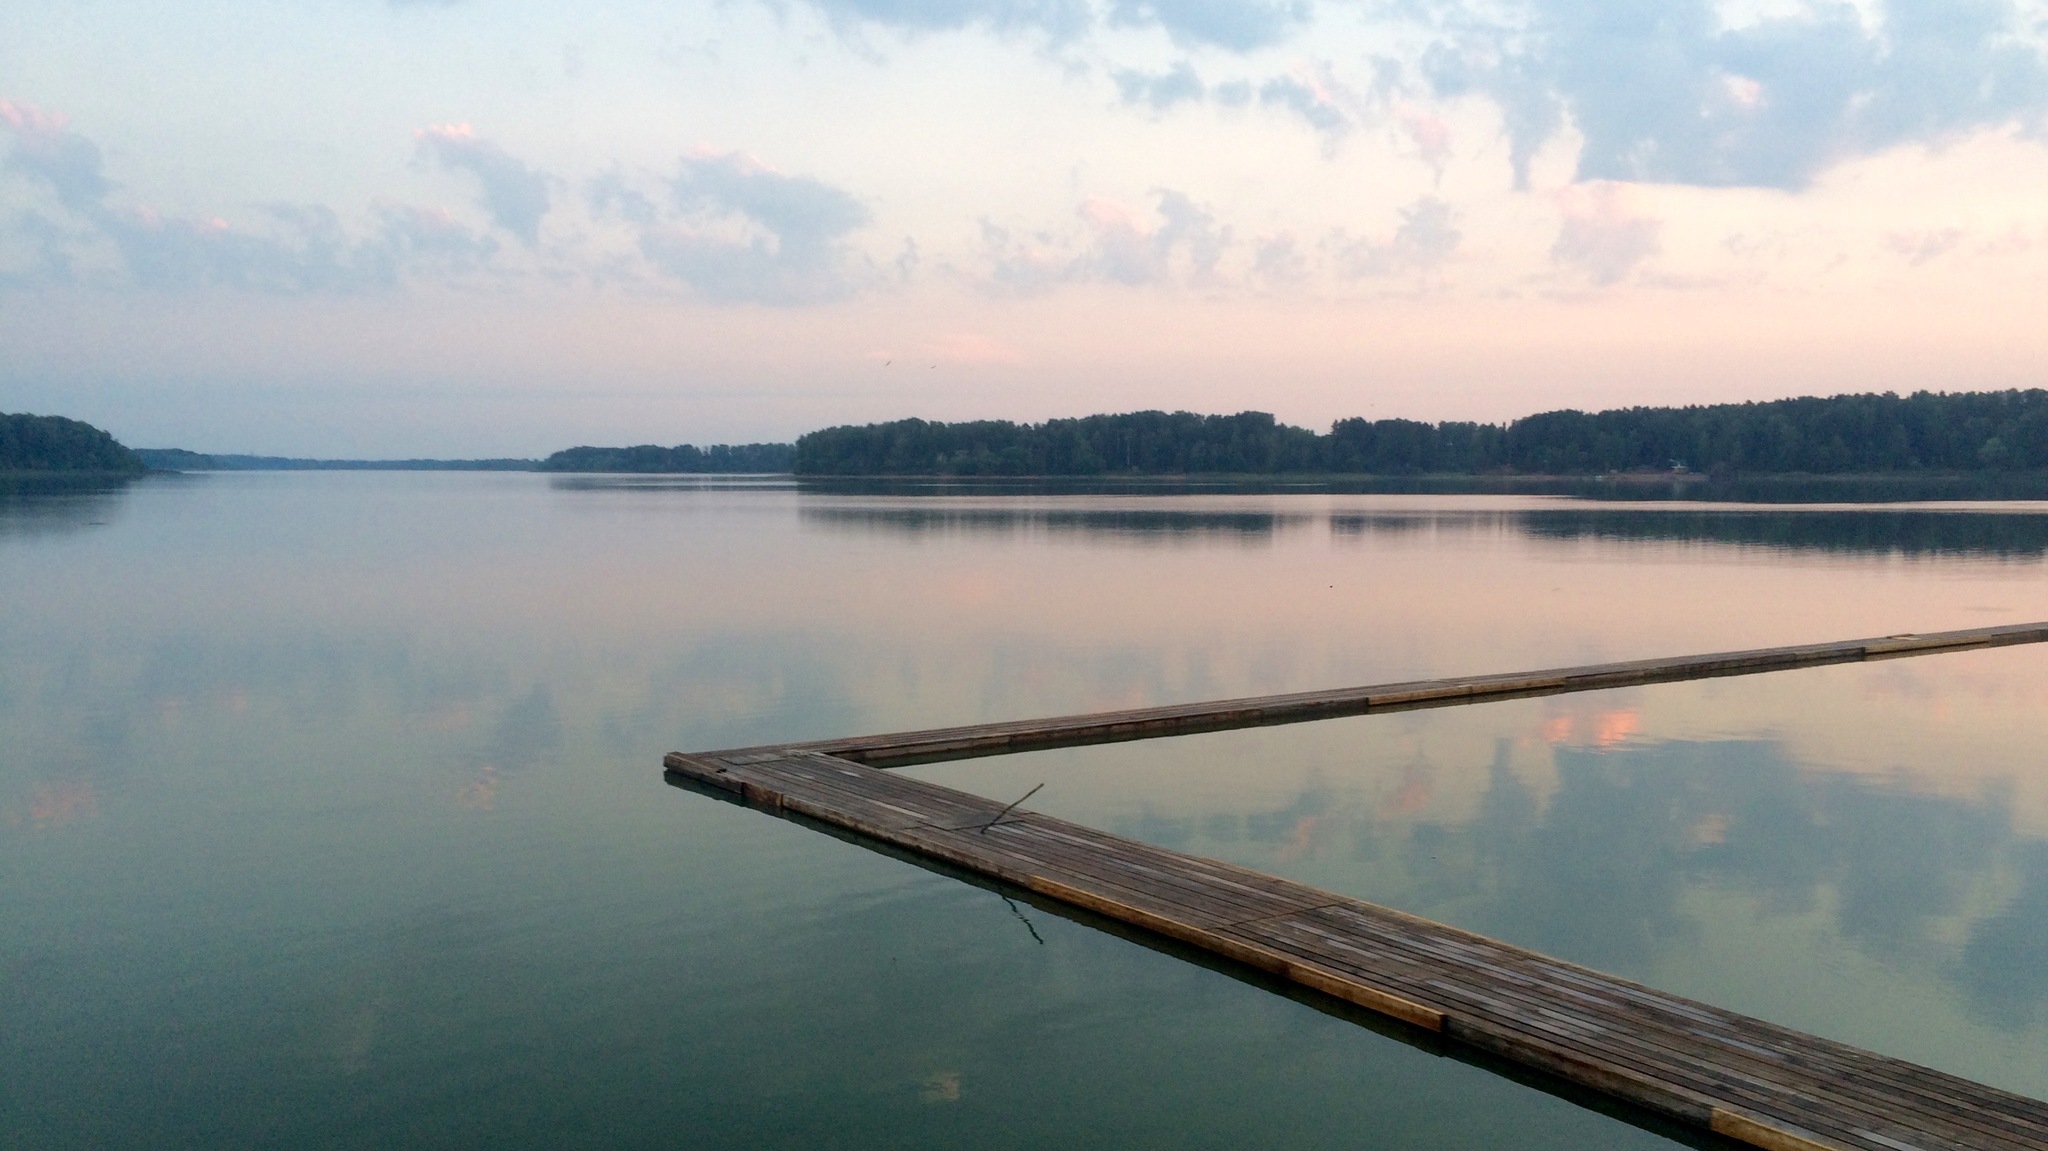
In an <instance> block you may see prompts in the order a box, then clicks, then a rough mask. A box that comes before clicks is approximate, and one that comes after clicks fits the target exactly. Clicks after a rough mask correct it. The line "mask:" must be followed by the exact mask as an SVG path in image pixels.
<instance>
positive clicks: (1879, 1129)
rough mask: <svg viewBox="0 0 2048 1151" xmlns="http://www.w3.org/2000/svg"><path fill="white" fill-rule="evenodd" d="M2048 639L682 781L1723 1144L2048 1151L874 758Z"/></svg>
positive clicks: (1452, 936)
mask: <svg viewBox="0 0 2048 1151" xmlns="http://www.w3.org/2000/svg"><path fill="white" fill-rule="evenodd" d="M2043 640H2048V624H2030V625H2023V626H2017V627H2000V628H1981V629H1973V630H1971V631H1965V632H1945V633H1939V634H1931V635H1922V636H1888V637H1884V638H1881V639H1874V640H1859V641H1852V642H1850V643H1843V644H1820V645H1809V646H1804V647H1796V648H1779V649H1770V650H1766V651H1753V652H1736V653H1723V654H1719V655H1708V656H1694V657H1683V658H1679V659H1671V660H1647V661H1636V662H1631V663H1623V664H1604V665H1597V666H1593V667H1583V668H1567V669H1558V670H1552V671H1544V672H1532V673H1527V674H1523V675H1507V676H1482V677H1477V678H1470V679H1452V680H1438V681H1430V682H1427V683H1409V684H1394V685H1387V686H1384V687H1368V688H1356V689H1347V690H1343V691H1335V692H1317V693H1303V694H1297V695H1285V696H1271V697H1264V698H1261V699H1247V700H1232V701H1224V702H1221V703H1214V704H1192V705H1186V706H1182V707H1166V708H1149V709H1143V710H1140V711H1127V712H1118V713H1111V714H1107V715H1096V716H1073V717H1066V718H1062V719H1055V720H1048V721H1041V722H1038V723H1006V724H988V725H978V726H974V727H962V728H949V729H943V730H939V731H926V732H912V733H906V734H903V735H896V736H872V737H866V738H861V739H849V740H836V741H820V742H817V743H808V744H791V745H786V746H777V747H758V748H744V749H737V750H729V751H718V752H706V753H697V754H685V753H680V752H678V753H672V754H670V755H669V756H668V757H667V758H666V760H665V761H664V765H665V767H666V769H667V771H668V773H669V775H670V778H671V780H672V781H675V782H679V783H683V784H685V785H687V786H691V787H693V788H695V789H699V790H704V791H708V792H712V793H716V794H720V795H723V796H725V797H727V798H730V799H732V800H734V801H735V802H739V803H743V804H745V805H747V806H750V807H756V808H760V809H764V810H766V811H769V812H772V813H775V814H780V815H783V816H786V817H792V818H797V819H800V820H803V821H806V822H813V823H816V824H818V825H822V826H824V827H826V828H829V829H833V830H835V831H836V832H838V833H841V834H843V835H846V836H847V837H849V838H853V839H855V840H856V841H858V842H863V843H867V844H870V845H872V846H875V847H877V848H880V849H883V850H888V851H891V852H892V853H907V854H909V855H912V856H916V857H922V858H924V859H929V860H933V861H937V862H939V863H941V864H943V865H946V866H950V867H952V868H957V869H959V870H960V871H962V872H965V873H968V874H971V875H975V876H981V877H986V878H988V879H990V880H993V881H996V882H999V883H1002V884H1008V885H1012V886H1014V887H1015V888H1018V889H1021V890H1022V891H1024V892H1029V893H1031V894H1032V895H1033V896H1035V897H1036V899H1037V900H1038V901H1042V902H1051V903H1056V904H1064V905H1066V906H1069V907H1073V908H1079V909H1082V910H1083V911H1085V912H1089V913H1093V914H1095V915H1099V916H1103V917H1106V918H1108V919H1110V920H1114V921H1118V922H1120V923H1123V924H1128V925H1130V926H1131V927H1133V928H1136V929H1138V930H1140V931H1144V932H1150V933H1154V934H1156V935H1158V936H1161V937H1164V938H1166V939H1170V940H1174V941H1177V942H1178V943H1180V944H1182V945H1185V946H1188V947H1192V948H1197V949H1200V950H1202V951H1205V952H1208V953H1211V954H1213V955H1215V956H1217V957H1219V958H1220V959H1221V960H1223V961H1225V962H1227V963H1231V964H1238V965H1242V966H1243V967H1245V968H1247V969H1249V970H1251V971H1255V972H1258V973H1263V974H1264V975H1265V976H1267V977H1270V978H1273V979H1278V980H1285V981H1288V982H1290V983H1292V984H1295V985H1298V986H1300V987H1301V988H1303V989H1306V990H1308V991H1309V992H1311V993H1313V994H1316V995H1321V996H1328V997H1331V998H1333V999H1335V1000H1337V1001H1341V1002H1343V1003H1346V1004H1351V1005H1355V1006H1357V1007H1360V1008H1364V1009H1366V1010H1368V1011H1371V1012H1374V1013H1377V1014H1378V1015H1380V1016H1383V1017H1386V1018H1387V1019H1390V1020H1394V1021H1398V1026H1399V1027H1401V1028H1407V1029H1413V1030H1415V1031H1416V1032H1417V1033H1418V1034H1419V1035H1426V1036H1430V1037H1434V1038H1436V1039H1437V1041H1440V1042H1449V1043H1452V1044H1457V1045H1462V1046H1464V1047H1467V1048H1470V1049H1472V1050H1474V1051H1477V1052H1483V1053H1486V1054H1487V1055H1488V1056H1490V1057H1492V1058H1494V1059H1497V1060H1500V1061H1504V1062H1505V1063H1507V1064H1510V1065H1513V1066H1517V1067H1520V1068H1526V1069H1529V1070H1530V1071H1533V1072H1535V1073H1537V1074H1538V1075H1540V1076H1547V1077H1554V1078H1555V1079H1556V1080H1558V1081H1559V1082H1561V1083H1565V1084H1570V1085H1573V1086H1574V1087H1576V1088H1578V1089H1584V1090H1589V1091H1591V1092H1594V1093H1597V1094H1599V1095H1603V1096H1607V1097H1611V1098H1613V1099H1617V1100H1620V1101H1622V1102H1623V1103H1625V1104H1627V1105H1628V1106H1630V1107H1634V1108H1641V1109H1643V1110H1645V1111H1646V1112H1648V1113H1650V1114H1652V1115H1655V1116H1658V1117H1660V1118H1661V1119H1662V1120H1665V1121H1668V1122H1671V1123H1675V1124H1677V1125H1678V1126H1679V1127H1681V1128H1683V1129H1687V1130H1691V1131H1694V1132H1698V1133H1700V1134H1702V1135H1704V1136H1706V1137H1707V1138H1709V1139H1711V1138H1712V1137H1714V1136H1720V1137H1725V1138H1728V1139H1733V1140H1737V1141H1740V1142H1743V1143H1748V1144H1751V1145H1754V1146H1757V1147H1764V1148H1770V1149H1773V1151H1815V1149H1819V1148H1834V1149H1838V1151H1840V1149H1856V1151H1961V1149H1997V1148H2029V1149H2034V1151H2048V1104H2044V1103H2042V1102H2040V1101H2037V1100H2033V1099H2028V1098H2026V1097H2024V1096H2020V1095H2015V1094H2012V1093H2010V1092H2005V1091H2000V1090H1997V1089H1995V1088H1991V1087H1987V1086H1984V1085H1982V1084H1978V1083H1973V1082H1971V1081H1969V1080H1966V1079H1961V1078H1958V1077H1956V1076H1952V1075H1947V1074H1943V1073H1941V1072H1938V1071H1934V1070H1931V1069H1929V1068H1925V1067H1920V1066H1916V1065H1914V1064H1911V1063H1906V1062H1904V1061H1901V1060H1897V1059H1891V1058H1888V1057H1885V1056H1882V1055H1877V1054H1874V1053H1871V1052H1868V1051H1862V1050H1859V1049H1857V1048H1854V1047H1850V1046H1847V1045H1845V1044H1841V1043H1835V1042H1832V1041H1830V1040H1826V1039H1821V1038H1818V1037H1816V1036H1812V1035H1807V1034H1804V1033H1801V1032H1798V1031H1794V1030H1791V1029H1789V1028H1784V1027H1779V1026H1776V1025H1774V1024H1771V1023H1767V1022H1765V1021H1763V1020H1759V1019H1753V1018H1750V1017H1748V1016H1744V1015H1740V1014H1737V1013H1735V1012H1732V1011H1724V1010H1721V1009H1720V1008H1716V1007H1712V1006H1709V1005H1707V1004H1702V1003H1696V1002H1693V1001H1691V1000H1687V999H1682V998H1680V997H1678V996H1674V995H1667V994H1665V993H1663V992H1660V991H1656V990H1653V989H1651V988H1648V987H1644V986H1642V985H1640V984H1636V983H1632V982H1629V981H1627V980H1623V979H1619V978H1616V977H1614V976H1611V975H1605V974H1602V973H1600V972H1597V971H1593V970H1590V969H1587V968H1583V967H1579V966H1577V965H1574V964H1570V963H1565V962H1563V961H1561V960H1557V959H1553V958H1550V957H1548V956H1544V955H1540V954H1537V953H1535V952H1532V951H1528V950H1525V949H1522V948H1519V947H1515V946H1513V945H1511V944H1507V943H1503V942H1500V941H1498V940H1493V939H1488V938H1486V937H1484V936H1480V935H1474V934H1472V933H1470V932H1466V931H1461V930H1459V929H1457V928H1454V927H1449V926H1446V925H1444V924H1440V923H1434V922H1431V921H1429V920H1426V919H1421V918H1418V917H1415V916H1411V915H1406V914H1403V913H1401V912H1398V911H1393V910H1390V909H1387V908H1384V907H1378V906H1375V905H1373V904H1370V903H1366V902H1363V901H1361V900H1356V899H1350V898H1347V897H1345V896H1341V895H1337V894H1334V893H1331V892H1327V891H1320V890H1317V889H1315V888H1312V887H1308V886H1306V885H1304V884H1299V883H1294V882H1291V881H1289V880H1285V879H1281V878H1278V877H1276V876H1271V875H1266V874H1262V873H1260V872H1256V871H1252V870H1249V869H1246V868H1242V867H1237V866H1234V865H1231V864H1227V863H1221V862H1218V861H1215V860H1210V859H1203V858H1199V857H1196V856H1192V855H1186V854H1183V853H1180V852H1175V851H1169V850H1166V849H1164V848H1160V847H1155V846H1152V845H1149V844H1145V843H1140V842H1137V841H1134V840H1130V839H1125V838H1122V837H1119V836H1115V835H1110V834H1107V833H1105V832H1101V831H1096V830H1093V829H1091V828H1087V827H1082V826H1079V825H1077V824H1072V823H1068V822H1065V821H1063V820H1058V819H1053V818H1051V817H1048V816H1044V815H1040V814H1037V813H1034V812H1029V811H1024V810H1016V809H1013V808H1012V807H1009V806H1006V805H1004V804H1003V803H1000V802H998V801H995V800H990V799H984V798H982V797H980V796H975V795H970V794H968V793H965V792H961V791H956V790H954V789H951V788H947V787H942V786H939V785H937V784H931V783H925V782H922V781H919V780H914V779H908V778H905V777H902V776H896V775H891V774H890V773H888V772H887V771H883V770H880V769H878V768H877V767H876V766H874V765H876V764H900V763H912V762H931V761H935V760H941V759H957V758H966V757H970V756H979V755H991V754H1001V753H1003V752H1009V751H1022V750H1027V749H1035V748H1042V747H1056V746H1073V745H1076V744H1084V743H1101V742H1111V741H1116V740H1126V739H1144V738H1151V737H1154V736H1160V735H1177V734H1184V733H1188V732H1195V731H1215V730H1221V729H1223V728H1226V727H1248V726H1257V725H1260V724H1270V723H1289V722H1299V721H1301V720H1306V719H1314V718H1324V717H1326V716H1332V715H1351V714H1358V713H1361V712H1372V711H1384V710H1401V709H1407V708H1415V707H1436V706H1445V705H1447V704H1454V703H1464V702H1478V701H1481V700H1488V699H1501V698H1511V697H1518V696H1528V695H1543V694H1553V693H1557V692H1566V691H1586V690H1593V689H1596V688H1607V687H1615V686H1621V685H1625V684H1634V683H1656V682H1666V681H1671V680H1676V679H1689V678H1700V677H1706V676H1723V675H1742V674H1750V673H1753V672H1759V671H1775V670H1783V669H1788V668H1796V667H1811V666H1816V665H1819V664H1828V663H1842V662H1850V661H1854V660H1860V659H1874V658H1889V657H1896V656H1905V655H1919V654H1928V653H1933V652H1941V651H1958V650H1965V649H1968V648H1977V647H1990V646H1998V645H2004V644H2017V643H2034V642H2040V641H2043Z"/></svg>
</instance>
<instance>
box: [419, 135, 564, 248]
mask: <svg viewBox="0 0 2048 1151" xmlns="http://www.w3.org/2000/svg"><path fill="white" fill-rule="evenodd" d="M416 136H417V139H418V140H419V150H420V154H421V155H423V156H431V157H433V158H434V159H435V160H437V161H439V162H440V164H441V166H442V167H444V168H452V169H457V170H460V171H465V172H468V173H469V174H470V175H472V176H474V177H476V180H477V185H478V193H479V201H478V202H479V205H480V206H481V207H482V208H483V209H484V211H485V212H486V213H488V214H489V215H490V217H491V221H492V222H493V223H495V224H496V225H498V227H500V228H503V229H505V230H506V231H507V232H510V233H511V234H512V235H514V236H517V237H518V238H519V239H521V240H523V241H525V243H526V246H527V247H529V248H530V247H533V246H535V245H537V244H539V243H540V222H541V218H542V217H543V216H546V215H547V214H548V209H549V207H550V203H549V197H548V178H547V176H546V174H545V173H542V172H539V171H536V170H535V169H533V168H529V167H527V166H526V165H525V164H524V163H522V162H521V161H519V160H518V159H515V158H514V157H512V156H511V155H508V154H507V153H506V152H505V150H504V149H503V148H500V147H499V146H498V145H496V144H494V143H492V142H491V141H489V140H485V139H482V138H481V137H479V136H477V134H476V131H475V129H473V128H471V127H470V126H469V125H468V124H439V125H435V126H434V127H431V128H422V129H420V130H419V132H418V133H416Z"/></svg>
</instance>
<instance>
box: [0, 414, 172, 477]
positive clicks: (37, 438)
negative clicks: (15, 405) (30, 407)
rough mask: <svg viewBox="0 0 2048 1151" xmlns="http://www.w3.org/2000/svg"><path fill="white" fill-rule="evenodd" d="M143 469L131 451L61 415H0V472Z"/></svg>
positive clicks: (133, 471)
mask: <svg viewBox="0 0 2048 1151" xmlns="http://www.w3.org/2000/svg"><path fill="white" fill-rule="evenodd" d="M144 470H146V469H145V467H144V465H143V462H142V460H141V459H140V458H139V457H137V456H136V454H135V453H134V452H131V451H129V450H128V449H127V448H125V447H122V446H121V443H120V441H119V440H116V439H115V438H114V437H113V436H111V435H108V434H107V433H106V432H103V431H101V430H100V429H98V428H96V427H93V426H92V425H91V424H88V423H82V422H80V421H78V420H71V419H66V418H64V417H63V416H31V415H21V414H17V415H8V414H6V413H4V412H0V473H7V472H103V473H114V474H123V475H133V474H137V473H140V472H142V471H144Z"/></svg>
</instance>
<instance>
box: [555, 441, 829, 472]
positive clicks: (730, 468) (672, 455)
mask: <svg viewBox="0 0 2048 1151" xmlns="http://www.w3.org/2000/svg"><path fill="white" fill-rule="evenodd" d="M795 462H796V445H794V444H712V445H711V446H710V447H708V448H699V447H695V446H693V445H691V444H677V445H676V446H675V447H672V448H663V447H657V446H655V445H653V444H641V445H639V446H637V447H631V448H569V449H567V450H565V451H559V452H556V453H555V454H554V455H551V456H549V457H548V458H547V459H544V460H542V461H541V462H540V468H539V470H541V471H544V472H647V473H655V472H700V473H707V472H754V473H762V472H787V471H789V470H790V469H791V467H792V465H794V464H795Z"/></svg>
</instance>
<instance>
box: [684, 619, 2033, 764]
mask: <svg viewBox="0 0 2048 1151" xmlns="http://www.w3.org/2000/svg"><path fill="white" fill-rule="evenodd" d="M2044 641H2048V623H2026V624H2005V625H2000V626H1996V627H1981V628H1968V629H1965V630H1961V631H1946V632H1929V633H1926V634H1923V635H1892V636H1879V637H1876V638H1872V639H1856V640H1844V641H1841V642H1837V643H1819V644H1800V645H1795V646H1791V647H1776V648H1759V649H1755V650H1752V651H1735V652H1714V653H1709V654H1706V655H1689V656H1676V657H1672V658H1667V659H1643V660H1626V661H1622V662H1619V663H1604V664H1590V665H1587V666H1583V667H1568V668H1553V669H1549V670H1544V671H1530V672H1513V673H1508V674H1495V675H1478V676H1464V677H1457V678H1451V679H1436V680H1420V681H1415V682H1410V683H1391V684H1377V685H1373V686H1367V687H1352V688H1339V689H1336V690H1332V691H1307V692H1293V693H1289V694H1285V695H1268V696H1254V697H1250V698H1245V699H1226V700H1217V701H1214V702H1210V703H1191V704H1169V705H1166V706H1163V707H1148V708H1137V709H1133V710H1128V711H1114V712H1097V713H1093V714H1088V715H1068V716H1057V717H1053V718H1050V719H1037V720H1011V721H1005V722H1002V723H984V724H972V725H968V726H965V727H947V728H935V729H931V730H927V731H911V732H897V733H893V734H888V735H869V736H858V737H853V738H847V739H824V740H814V741H810V742H807V743H794V744H788V745H781V746H777V747H767V748H741V749H736V750H731V751H724V752H710V753H705V755H704V756H700V757H699V758H713V757H715V758H723V759H727V760H729V761H731V762H734V763H739V762H743V758H736V757H745V756H749V755H766V756H769V757H773V756H776V755H783V754H788V753H790V752H795V751H812V752H822V753H824V754H827V755H831V756H835V757H837V758H841V759H848V760H853V761H855V762H858V763H866V764H870V765H873V766H876V767H891V766H903V765H906V764H913V763H937V762H942V761H945V760H954V759H972V758H975V757H978V756H987V755H1007V754H1011V753H1013V752H1019V751H1033V750H1040V749H1044V748H1053V747H1081V746H1086V745H1089V744H1100V743H1120V742H1127V741H1130V740H1138V739H1157V738H1160V737H1162V736H1173V735H1193V734H1196V733H1200V732H1211V731H1227V730H1231V729H1235V728H1245V727H1264V726H1271V725H1275V724H1284V723H1305V722H1308V721H1311V720H1318V719H1334V718H1337V717H1339V716H1348V715H1363V714H1367V713H1370V712H1382V711H1408V710H1414V709H1417V708H1426V707H1448V706H1455V705H1459V704H1467V703H1480V702H1484V701H1487V700H1500V699H1513V698H1526V697H1530V696H1542V695H1557V694H1561V693H1566V692H1577V691H1596V690H1601V689H1604V688H1613V687H1628V686H1634V685H1637V684H1648V683H1670V682H1674V681H1678V680H1687V679H1707V678H1715V677H1723V676H1733V675H1755V674H1758V673H1762V672H1773V671H1788V670H1792V669H1795V668H1806V667H1819V666H1822V665H1826V664H1836V663H1856V662H1859V661H1862V660H1867V659H1898V658H1901V657H1904V656H1914V655H1933V654H1938V653H1942V652H1954V651H1965V650H1970V649H1974V648H1986V647H2004V646H2008V645H2012V644H2027V643H2041V642H2044Z"/></svg>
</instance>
